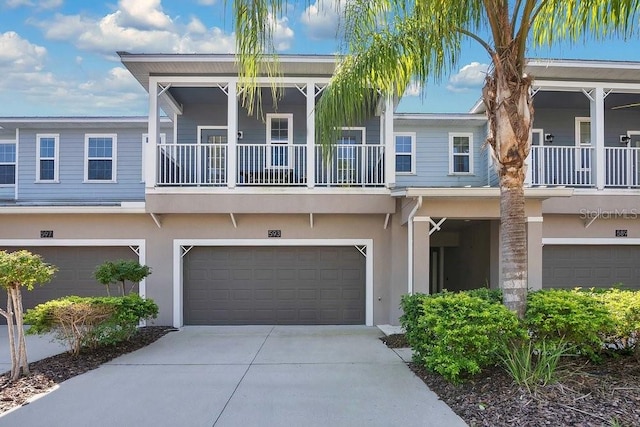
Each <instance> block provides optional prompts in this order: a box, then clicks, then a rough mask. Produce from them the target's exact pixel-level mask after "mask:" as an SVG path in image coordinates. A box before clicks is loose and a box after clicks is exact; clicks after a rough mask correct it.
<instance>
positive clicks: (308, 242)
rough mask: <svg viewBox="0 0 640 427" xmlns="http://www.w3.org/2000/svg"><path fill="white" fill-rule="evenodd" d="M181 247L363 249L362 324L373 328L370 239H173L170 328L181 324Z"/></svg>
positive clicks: (371, 247) (371, 248) (371, 240)
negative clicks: (349, 247)
mask: <svg viewBox="0 0 640 427" xmlns="http://www.w3.org/2000/svg"><path fill="white" fill-rule="evenodd" d="M183 246H364V247H365V248H366V249H365V250H366V252H365V253H366V256H365V259H366V264H365V266H366V269H365V271H366V282H365V324H366V325H367V326H373V239H278V240H273V239H240V240H238V239H174V240H173V326H174V327H176V328H179V327H181V326H183V324H184V307H183V292H184V289H183V277H182V276H183V275H182V270H183V262H182V259H183V258H182V257H183V254H182V249H181V248H182V247H183Z"/></svg>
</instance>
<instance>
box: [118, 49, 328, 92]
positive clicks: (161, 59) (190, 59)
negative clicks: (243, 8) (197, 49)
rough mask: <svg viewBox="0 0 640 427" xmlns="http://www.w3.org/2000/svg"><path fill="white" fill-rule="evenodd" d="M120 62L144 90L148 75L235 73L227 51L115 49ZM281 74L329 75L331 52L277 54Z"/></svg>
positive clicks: (233, 56)
mask: <svg viewBox="0 0 640 427" xmlns="http://www.w3.org/2000/svg"><path fill="white" fill-rule="evenodd" d="M118 55H120V60H121V61H122V64H123V65H124V66H125V67H126V68H127V70H129V72H130V73H131V74H132V75H133V76H134V77H135V78H136V80H138V82H140V84H141V85H142V87H144V88H145V89H146V90H148V88H149V76H150V75H154V76H237V74H238V69H237V67H236V58H235V55H230V54H131V53H128V52H118ZM278 60H279V62H280V71H281V73H282V75H283V76H296V77H324V78H326V77H331V76H332V75H333V72H334V71H335V66H336V57H335V56H332V55H280V56H278Z"/></svg>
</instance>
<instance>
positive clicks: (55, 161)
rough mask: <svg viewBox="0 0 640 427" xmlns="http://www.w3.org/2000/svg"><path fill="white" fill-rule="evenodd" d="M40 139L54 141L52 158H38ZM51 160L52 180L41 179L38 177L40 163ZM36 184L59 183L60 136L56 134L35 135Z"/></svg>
mask: <svg viewBox="0 0 640 427" xmlns="http://www.w3.org/2000/svg"><path fill="white" fill-rule="evenodd" d="M42 138H53V140H54V141H55V147H54V150H55V151H54V153H53V158H50V157H45V158H42V157H40V140H41V139H42ZM41 160H53V179H42V178H41V177H40V161H41ZM36 182H43V183H59V182H60V134H58V133H38V134H36Z"/></svg>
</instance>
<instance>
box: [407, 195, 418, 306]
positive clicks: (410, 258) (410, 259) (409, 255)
mask: <svg viewBox="0 0 640 427" xmlns="http://www.w3.org/2000/svg"><path fill="white" fill-rule="evenodd" d="M421 207H422V196H418V202H417V203H416V205H415V206H414V207H413V209H412V210H411V212H410V213H409V219H408V221H409V225H408V227H409V238H408V239H407V240H408V241H409V248H408V249H409V250H408V252H407V260H408V262H407V264H408V266H409V272H408V273H409V274H408V275H407V278H408V280H407V281H408V284H409V286H408V289H407V293H408V294H409V295H413V218H414V217H415V216H416V213H417V212H418V210H419V209H420V208H421Z"/></svg>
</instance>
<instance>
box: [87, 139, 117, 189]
mask: <svg viewBox="0 0 640 427" xmlns="http://www.w3.org/2000/svg"><path fill="white" fill-rule="evenodd" d="M84 142H85V170H84V174H85V176H84V180H85V181H86V182H115V181H116V145H117V137H116V135H115V134H87V135H85V138H84Z"/></svg>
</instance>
